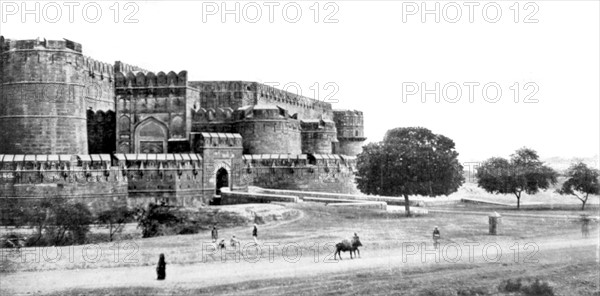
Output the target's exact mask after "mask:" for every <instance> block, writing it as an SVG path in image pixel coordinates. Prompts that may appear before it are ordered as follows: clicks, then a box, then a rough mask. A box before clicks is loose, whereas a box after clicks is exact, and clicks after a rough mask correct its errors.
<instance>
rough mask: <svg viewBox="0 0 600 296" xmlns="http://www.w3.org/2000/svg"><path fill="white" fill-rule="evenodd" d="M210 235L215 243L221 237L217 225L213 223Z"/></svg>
mask: <svg viewBox="0 0 600 296" xmlns="http://www.w3.org/2000/svg"><path fill="white" fill-rule="evenodd" d="M210 236H211V237H212V241H213V243H216V242H217V240H218V239H219V232H218V231H217V226H216V225H213V228H212V231H211V232H210Z"/></svg>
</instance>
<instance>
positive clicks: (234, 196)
mask: <svg viewBox="0 0 600 296" xmlns="http://www.w3.org/2000/svg"><path fill="white" fill-rule="evenodd" d="M271 202H298V197H297V196H290V195H277V194H263V193H254V192H238V191H236V192H231V191H229V190H223V189H222V191H221V205H235V204H247V203H271Z"/></svg>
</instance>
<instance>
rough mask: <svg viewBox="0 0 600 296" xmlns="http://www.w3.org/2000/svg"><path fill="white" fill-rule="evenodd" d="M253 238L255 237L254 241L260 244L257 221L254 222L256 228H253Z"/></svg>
mask: <svg viewBox="0 0 600 296" xmlns="http://www.w3.org/2000/svg"><path fill="white" fill-rule="evenodd" d="M252 238H254V243H255V244H257V245H258V227H257V226H256V223H254V229H252Z"/></svg>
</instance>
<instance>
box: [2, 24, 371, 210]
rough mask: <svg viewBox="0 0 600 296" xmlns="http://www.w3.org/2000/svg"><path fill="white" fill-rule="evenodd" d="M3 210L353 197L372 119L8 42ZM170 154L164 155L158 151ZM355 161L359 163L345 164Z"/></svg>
mask: <svg viewBox="0 0 600 296" xmlns="http://www.w3.org/2000/svg"><path fill="white" fill-rule="evenodd" d="M0 69H1V70H0V93H1V96H0V173H1V175H0V190H1V191H0V210H1V211H3V213H5V214H6V213H7V210H6V209H8V208H9V207H8V206H9V205H10V206H26V204H27V203H28V202H29V201H31V200H36V199H39V198H53V197H65V198H72V199H78V200H81V201H84V202H85V203H87V204H88V205H89V206H90V207H91V208H92V210H94V211H98V210H101V209H105V208H107V207H108V206H109V205H110V204H114V203H126V204H129V205H131V206H136V205H142V204H146V203H148V202H151V201H154V202H157V201H165V202H168V203H170V204H178V205H183V206H199V205H203V204H208V203H210V202H211V200H212V199H213V197H214V196H215V194H216V192H217V190H216V189H217V188H216V186H217V180H216V177H215V176H216V174H217V171H219V170H221V169H225V170H226V171H227V172H228V174H229V175H228V178H229V184H228V185H227V186H228V188H229V189H230V190H232V191H236V190H237V191H241V190H245V189H246V188H247V186H250V185H253V186H260V187H264V188H278V189H293V190H310V191H323V192H335V193H355V192H357V190H356V186H355V184H354V170H355V160H354V158H353V157H352V155H356V154H357V153H358V152H360V146H361V145H362V141H364V139H365V138H364V135H363V129H362V124H363V122H362V112H359V111H345V110H335V111H334V110H332V107H331V104H328V103H324V102H320V101H317V100H313V99H311V98H307V97H303V96H298V95H296V94H293V93H290V92H286V91H283V90H279V89H276V88H274V87H270V86H267V85H264V84H261V83H257V82H246V81H188V78H187V72H186V71H181V72H179V73H175V72H169V73H165V72H158V73H156V74H155V73H153V72H149V71H147V70H145V69H141V68H139V67H136V66H133V65H129V64H126V63H123V62H120V61H117V62H115V63H114V64H109V63H103V62H99V61H96V60H94V59H92V58H90V57H86V56H84V55H83V53H82V46H81V44H79V43H76V42H73V41H70V40H66V39H65V40H58V41H56V40H45V39H43V40H40V39H36V40H10V39H4V38H3V37H2V36H0ZM159 147H160V149H159ZM343 155H350V156H343Z"/></svg>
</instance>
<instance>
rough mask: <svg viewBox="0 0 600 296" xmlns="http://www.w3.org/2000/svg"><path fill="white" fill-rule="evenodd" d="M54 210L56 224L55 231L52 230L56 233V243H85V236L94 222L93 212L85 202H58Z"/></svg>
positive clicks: (53, 219)
mask: <svg viewBox="0 0 600 296" xmlns="http://www.w3.org/2000/svg"><path fill="white" fill-rule="evenodd" d="M52 211H53V216H52V222H53V226H56V229H55V231H52V232H53V233H54V234H55V237H54V243H55V244H58V245H60V244H64V243H69V242H72V243H78V244H83V243H85V237H86V235H87V233H88V232H89V231H90V224H91V223H92V222H93V220H92V213H91V212H90V210H89V209H88V207H87V206H86V205H85V204H82V203H70V202H64V203H57V204H56V206H55V207H53V208H52ZM52 232H51V233H52Z"/></svg>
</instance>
